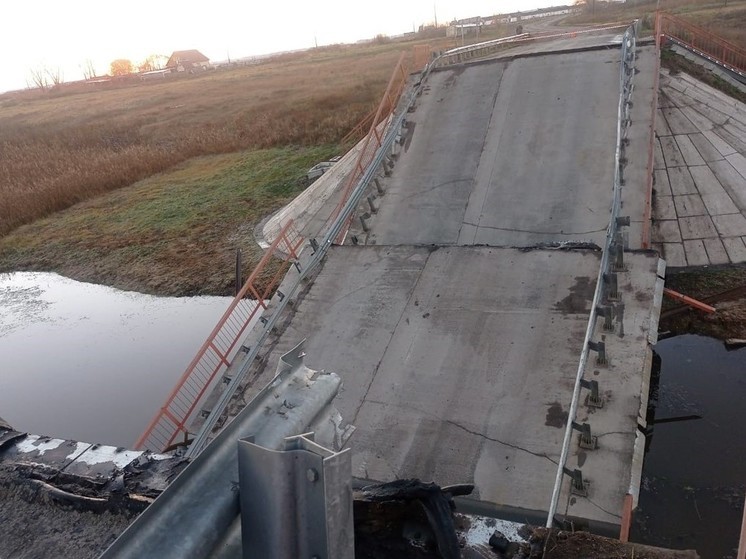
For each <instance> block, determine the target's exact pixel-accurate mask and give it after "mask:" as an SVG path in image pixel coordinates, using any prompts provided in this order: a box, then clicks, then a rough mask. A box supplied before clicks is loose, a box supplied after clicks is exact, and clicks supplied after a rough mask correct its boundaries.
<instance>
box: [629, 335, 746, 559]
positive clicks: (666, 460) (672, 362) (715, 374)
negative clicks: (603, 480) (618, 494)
mask: <svg viewBox="0 0 746 559" xmlns="http://www.w3.org/2000/svg"><path fill="white" fill-rule="evenodd" d="M656 352H657V353H658V355H659V356H660V360H661V370H660V383H659V386H658V389H657V391H656V390H654V391H653V393H652V394H651V398H652V399H653V402H655V401H656V400H657V405H656V408H655V420H656V421H658V422H660V421H661V420H670V419H672V418H677V417H687V416H688V417H689V418H690V419H686V420H683V421H672V422H663V423H657V424H656V425H655V426H654V428H653V434H652V438H651V439H650V444H649V449H648V453H647V454H646V456H645V464H644V468H643V479H642V487H641V490H640V503H639V507H638V509H637V511H636V513H635V519H634V525H633V530H632V541H635V542H639V543H647V544H651V545H659V546H663V547H671V548H678V549H684V548H687V549H696V550H697V552H698V553H699V554H700V556H701V557H702V559H721V558H724V557H735V556H736V548H737V547H738V538H739V532H740V526H741V514H742V510H743V503H744V492H745V491H746V437H744V436H743V427H742V426H743V425H744V424H746V405H744V401H745V400H746V348H745V349H740V350H735V351H727V350H726V349H725V347H724V345H723V344H722V342H720V341H718V340H715V339H712V338H707V337H703V336H695V335H684V336H676V337H674V338H670V339H667V340H662V341H661V342H659V343H658V345H657V346H656ZM697 417H701V419H696V418H697Z"/></svg>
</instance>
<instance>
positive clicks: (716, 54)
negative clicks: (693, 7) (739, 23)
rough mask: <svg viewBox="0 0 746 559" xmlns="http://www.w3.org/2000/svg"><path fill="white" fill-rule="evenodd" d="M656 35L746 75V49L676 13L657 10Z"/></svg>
mask: <svg viewBox="0 0 746 559" xmlns="http://www.w3.org/2000/svg"><path fill="white" fill-rule="evenodd" d="M655 17H656V27H655V28H656V35H657V37H658V38H660V37H666V38H668V39H670V40H671V41H673V42H675V43H679V44H681V45H682V46H684V47H687V48H689V49H691V50H692V51H694V52H695V53H696V54H698V55H700V56H702V57H704V58H706V59H708V60H710V61H711V62H713V63H715V64H718V65H720V66H722V67H723V68H725V69H727V70H730V71H731V72H735V73H736V74H738V75H739V76H741V77H746V49H743V48H741V47H739V46H738V45H735V44H733V43H731V42H730V41H727V40H725V39H723V38H722V37H719V36H718V35H715V34H714V33H712V32H711V31H708V30H707V29H704V28H702V27H698V26H696V25H693V24H691V23H689V22H688V21H686V20H683V19H681V18H679V17H676V16H674V15H671V14H668V13H665V12H656V16H655Z"/></svg>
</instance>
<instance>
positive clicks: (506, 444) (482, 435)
mask: <svg viewBox="0 0 746 559" xmlns="http://www.w3.org/2000/svg"><path fill="white" fill-rule="evenodd" d="M443 421H444V422H445V423H448V424H449V425H453V426H454V427H457V428H459V429H461V430H463V431H466V432H467V433H469V434H471V435H474V436H477V437H481V438H483V439H486V440H488V441H490V442H493V443H498V444H501V445H503V446H507V447H508V448H512V449H514V450H520V451H521V452H525V453H527V454H531V455H532V456H536V457H537V458H544V459H546V460H549V461H550V462H551V463H552V464H554V465H555V466H556V465H557V464H558V462H557V461H556V460H553V459H552V458H550V457H549V456H547V455H546V454H542V453H540V452H534V451H532V450H528V449H527V448H523V447H522V446H518V445H515V444H512V443H507V442H505V441H501V440H500V439H496V438H494V437H490V436H489V435H485V434H484V433H480V432H478V431H473V430H471V429H469V428H468V427H466V426H464V425H461V424H460V423H457V422H455V421H452V420H450V419H444V420H443Z"/></svg>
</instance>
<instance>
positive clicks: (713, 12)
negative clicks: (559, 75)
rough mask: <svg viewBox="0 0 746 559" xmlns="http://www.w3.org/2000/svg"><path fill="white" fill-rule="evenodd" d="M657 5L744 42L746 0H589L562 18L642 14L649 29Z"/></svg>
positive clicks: (586, 20) (578, 20)
mask: <svg viewBox="0 0 746 559" xmlns="http://www.w3.org/2000/svg"><path fill="white" fill-rule="evenodd" d="M656 7H659V8H660V10H661V11H664V12H668V13H671V14H674V15H676V16H678V17H681V18H683V19H685V20H687V21H689V22H691V23H693V24H694V25H698V26H700V27H704V28H706V29H710V30H711V31H712V32H714V33H717V34H718V35H720V36H721V37H723V38H724V39H727V40H729V41H731V42H733V43H735V44H737V45H746V26H744V23H746V0H727V1H726V0H715V1H713V0H660V2H658V1H657V0H628V1H627V2H626V3H624V4H619V3H614V2H601V1H595V2H594V0H588V2H587V6H586V7H585V9H584V12H583V13H582V14H579V15H577V16H573V17H571V18H568V19H567V20H565V22H566V23H567V24H571V25H585V24H595V23H605V22H609V21H626V20H632V19H635V18H641V19H642V22H643V27H644V28H645V29H647V30H648V31H649V30H651V29H652V25H653V22H654V18H655V10H656Z"/></svg>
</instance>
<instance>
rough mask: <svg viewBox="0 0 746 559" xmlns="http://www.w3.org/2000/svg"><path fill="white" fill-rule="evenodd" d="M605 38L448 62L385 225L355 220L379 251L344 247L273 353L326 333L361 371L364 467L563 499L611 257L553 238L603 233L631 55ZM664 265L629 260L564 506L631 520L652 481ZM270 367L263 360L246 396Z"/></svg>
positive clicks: (642, 144) (359, 455)
mask: <svg viewBox="0 0 746 559" xmlns="http://www.w3.org/2000/svg"><path fill="white" fill-rule="evenodd" d="M597 42H598V44H599V45H600V48H599V49H597V50H593V49H592V50H588V51H585V52H573V53H564V54H549V55H546V56H532V57H530V58H517V59H512V60H507V61H506V60H502V61H501V60H495V61H489V62H481V63H479V64H474V65H464V66H458V67H454V68H450V69H446V70H443V71H439V72H435V73H433V74H432V75H431V76H430V78H429V82H428V88H427V90H426V92H425V93H424V94H423V95H422V96H421V98H420V99H419V100H418V102H417V107H416V110H415V111H414V112H413V113H412V114H411V115H410V116H409V117H408V121H409V125H408V131H407V134H406V136H405V139H404V144H403V146H402V149H401V152H400V153H399V156H398V158H397V162H396V166H395V168H394V170H393V174H392V175H391V176H390V177H389V178H387V179H386V180H385V185H384V186H385V188H386V189H387V193H386V195H385V196H384V197H382V198H379V199H378V200H377V203H378V204H380V207H379V209H378V212H377V214H376V215H375V216H373V217H372V218H371V220H370V226H371V228H372V229H371V230H370V232H369V234H367V235H365V234H363V233H362V232H361V231H356V232H354V234H355V237H356V239H357V241H358V242H359V243H367V244H368V246H362V245H358V246H344V247H333V248H332V249H331V251H330V252H329V254H328V256H327V259H326V261H325V263H324V265H323V268H322V269H321V271H320V272H319V273H318V275H317V277H316V278H315V279H314V281H313V283H312V284H310V285H308V286H307V288H306V290H305V291H304V293H302V294H300V295H299V296H298V297H297V300H296V301H295V303H294V305H293V311H292V313H291V314H289V315H288V317H287V320H286V321H285V323H284V327H283V329H282V330H281V331H280V332H278V333H277V335H276V336H275V338H274V340H273V342H272V344H270V345H268V347H267V350H266V352H265V354H264V356H263V357H264V359H263V360H262V361H263V362H264V363H268V364H271V363H274V362H276V359H277V357H279V355H281V354H282V353H283V352H285V351H287V350H288V349H289V348H290V347H292V346H293V345H295V344H296V343H298V342H299V341H300V340H301V339H303V338H308V342H307V345H306V351H307V353H308V355H309V365H311V366H313V367H315V368H325V369H327V370H333V371H335V372H337V373H339V374H340V376H341V377H342V378H343V382H344V388H343V391H342V393H341V394H340V396H339V397H338V401H337V405H338V407H339V409H340V411H341V412H342V415H343V416H344V417H345V419H346V420H348V421H350V422H352V423H353V424H355V426H356V427H357V432H356V434H355V435H354V436H353V437H352V439H351V441H350V445H351V446H352V448H353V452H354V458H353V467H354V469H355V470H354V474H355V475H357V476H359V477H361V478H366V479H371V480H390V479H394V478H401V477H410V476H412V477H420V478H422V479H425V480H433V481H435V482H436V483H440V484H449V483H458V482H473V483H475V484H476V487H477V496H478V498H480V499H481V500H483V501H487V502H489V503H492V504H494V505H497V506H504V507H507V508H511V509H516V510H523V511H532V512H539V513H542V512H545V511H546V510H547V508H548V506H549V500H550V497H551V492H552V485H553V483H554V474H555V472H556V463H557V461H558V459H559V455H560V450H561V445H562V437H563V431H564V426H565V423H566V420H567V412H568V408H569V405H570V401H571V398H572V389H573V384H574V376H575V372H576V370H577V367H578V359H579V356H580V352H581V349H582V344H583V336H584V333H585V328H586V325H587V321H588V316H589V311H590V303H591V300H592V298H593V290H594V288H595V282H596V278H597V276H598V271H599V261H600V252H599V251H596V250H593V249H592V248H585V249H578V250H569V251H564V250H555V249H552V248H547V247H537V246H536V245H541V244H544V243H549V244H551V243H556V242H561V241H579V242H588V243H591V246H592V245H593V244H595V245H598V246H601V245H603V241H604V237H605V230H606V226H607V224H608V221H609V215H610V213H609V211H610V204H611V195H612V185H613V170H614V150H615V142H616V135H615V129H616V117H617V104H618V100H619V82H618V72H619V66H618V65H619V61H618V58H619V53H618V49H611V50H610V49H609V48H608V45H609V44H610V43H611V42H612V38H611V37H599V38H597ZM648 54H650V53H648ZM650 60H652V59H650ZM648 67H649V68H654V64H652V63H650V64H649V65H648ZM645 78H646V79H643V80H641V82H642V83H643V84H648V85H647V87H643V88H642V91H641V92H640V95H639V96H638V97H637V98H635V105H636V106H638V104H639V106H640V112H639V113H638V114H637V116H638V120H639V126H640V130H639V133H638V135H637V136H633V142H632V144H631V145H630V146H629V153H630V158H631V159H630V163H631V165H633V166H634V168H633V169H631V170H630V174H629V176H630V177H637V178H638V179H639V180H637V181H634V182H632V181H630V184H629V185H628V187H627V190H626V196H627V197H628V201H627V203H626V209H627V211H629V213H630V214H631V217H632V221H633V222H637V223H639V222H641V221H642V208H643V206H644V191H645V185H644V182H643V181H644V178H645V177H646V176H647V171H648V170H647V167H646V165H647V161H646V158H645V157H644V156H636V155H635V154H640V153H647V146H648V142H649V136H646V135H645V131H646V130H647V131H648V132H649V131H650V126H649V122H648V125H647V128H646V125H645V123H646V121H647V119H649V116H650V107H651V102H652V83H653V79H652V76H646V77H645ZM635 150H636V151H635ZM633 246H634V245H633ZM515 247H519V248H515ZM661 269H662V268H661V266H660V263H659V260H658V258H657V255H655V254H654V253H652V252H650V253H636V254H629V255H628V259H627V271H626V272H624V273H622V274H621V275H620V290H621V291H622V293H623V300H624V303H625V312H624V321H623V329H622V328H620V327H619V325H617V326H616V329H615V330H614V331H613V332H607V333H605V334H604V335H605V337H606V343H607V347H608V351H609V354H610V362H609V364H608V365H606V366H603V367H601V366H599V367H595V366H592V365H591V366H589V370H587V371H586V378H592V379H594V380H598V382H599V384H600V389H601V391H602V394H603V396H604V398H605V401H606V403H605V406H604V408H602V409H594V408H585V407H584V406H581V408H580V412H579V417H578V420H579V421H583V420H587V421H588V422H589V423H591V425H592V428H593V429H594V431H595V432H596V433H597V436H598V437H599V438H598V441H599V445H598V446H599V448H598V449H597V450H593V451H583V450H581V449H578V448H577V443H575V442H574V443H573V446H572V452H571V455H570V459H569V461H568V467H570V468H575V467H581V468H582V469H583V472H584V475H585V476H586V478H587V479H589V480H590V482H591V489H590V492H589V495H588V497H587V498H581V497H576V496H570V495H568V490H569V482H567V483H566V484H565V486H564V487H565V491H564V492H563V494H562V497H561V500H560V511H561V512H562V513H564V512H567V513H568V514H569V515H570V516H573V517H576V518H582V519H586V520H589V521H592V522H596V523H599V524H603V525H606V526H613V525H617V524H619V522H620V517H621V509H622V502H623V498H624V495H625V494H626V493H627V492H628V491H630V487H632V491H633V492H634V487H635V486H636V484H637V483H639V478H638V477H637V476H639V472H640V469H641V467H642V464H641V453H642V447H641V441H640V437H641V436H640V435H639V434H638V429H637V425H638V422H640V421H644V418H643V419H641V418H640V417H639V416H640V413H641V410H642V413H643V414H644V410H645V407H646V400H647V375H648V374H649V371H650V357H651V350H650V343H651V342H654V341H655V335H656V330H657V313H658V305H659V303H660V300H659V299H655V297H656V294H659V293H660V290H661V289H662V281H661V280H660V278H659V277H658V275H659V273H661ZM600 327H601V325H600V324H599V325H598V328H599V334H598V336H597V339H600V336H601V332H600ZM271 373H272V371H271V365H270V366H268V367H266V368H265V369H261V368H259V369H257V370H255V371H254V372H253V378H252V381H251V384H250V386H249V387H248V388H247V389H246V390H245V392H244V394H243V395H242V399H243V400H246V399H248V398H250V397H251V396H252V394H253V392H254V391H255V389H258V388H259V387H261V386H263V385H264V384H265V383H266V382H267V381H268V380H269V378H270V376H271Z"/></svg>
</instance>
